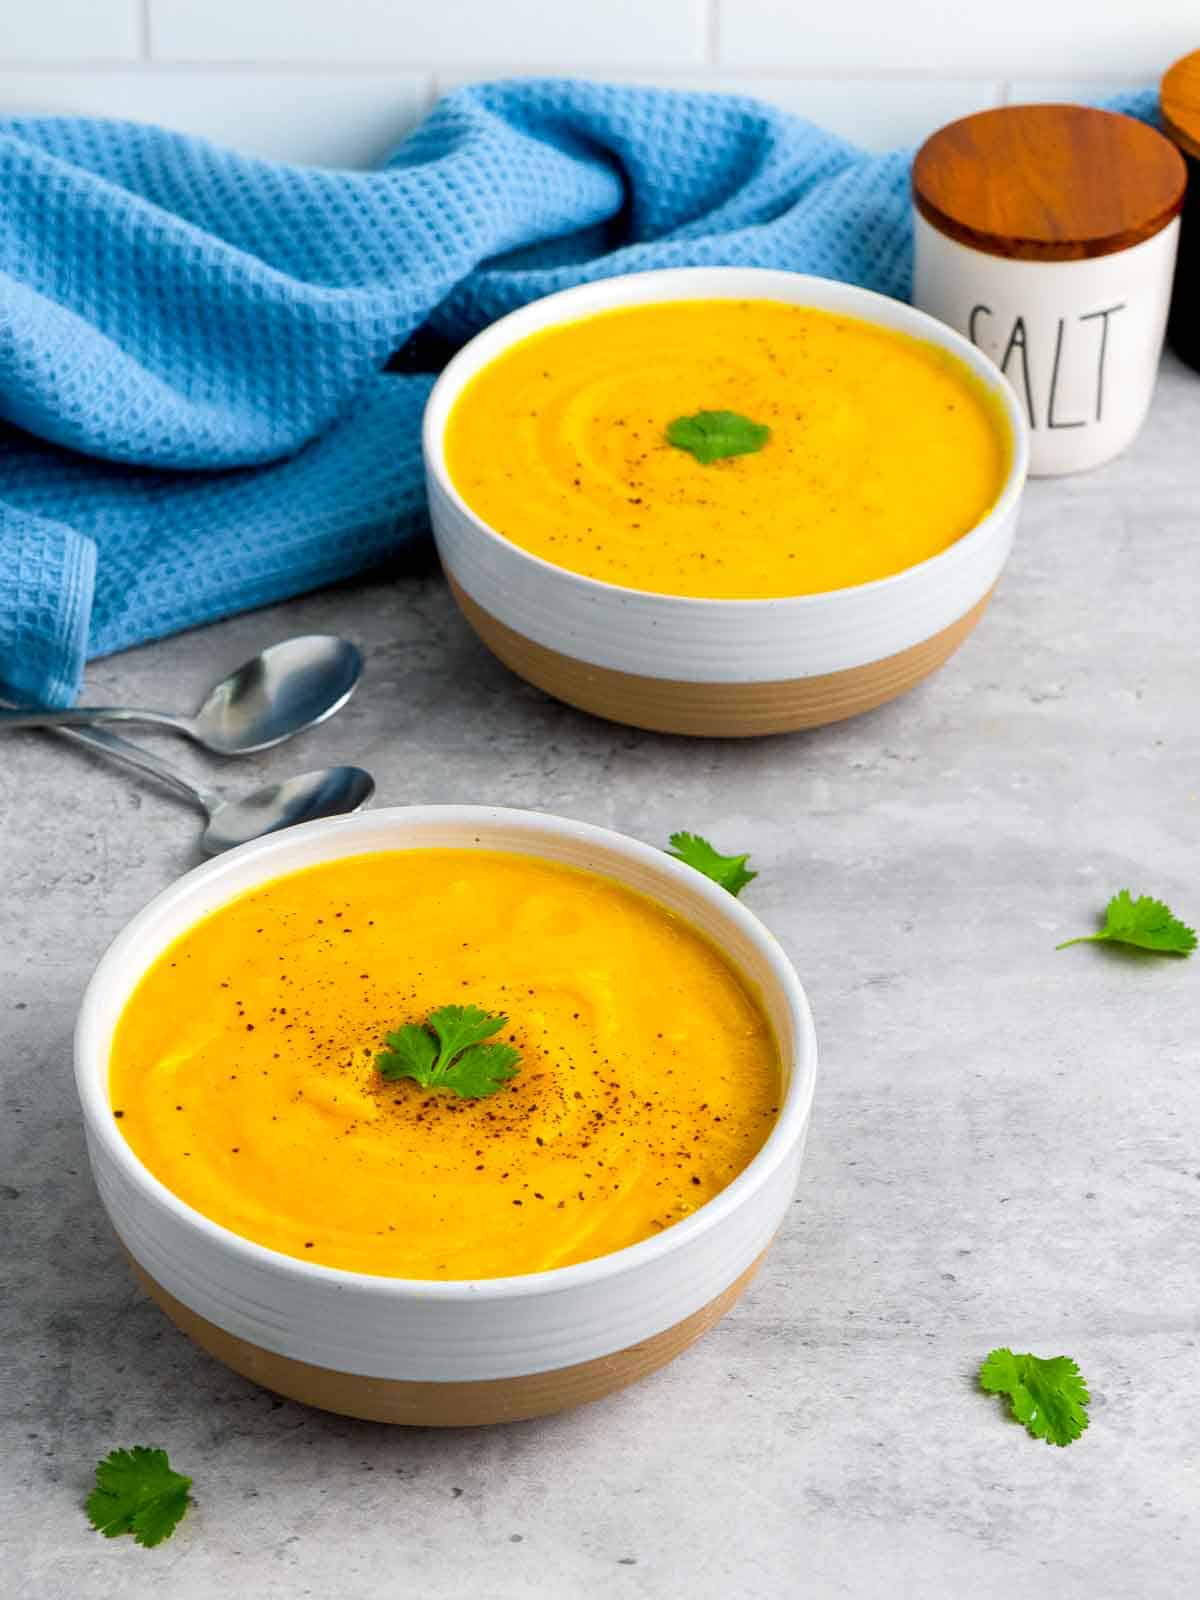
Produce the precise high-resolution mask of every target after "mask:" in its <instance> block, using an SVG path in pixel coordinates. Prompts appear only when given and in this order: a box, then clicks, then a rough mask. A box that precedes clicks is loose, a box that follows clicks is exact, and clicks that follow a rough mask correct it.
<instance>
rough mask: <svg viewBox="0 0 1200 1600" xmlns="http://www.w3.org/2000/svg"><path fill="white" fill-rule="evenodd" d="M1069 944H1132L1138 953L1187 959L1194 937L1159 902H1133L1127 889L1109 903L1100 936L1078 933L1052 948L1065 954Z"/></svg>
mask: <svg viewBox="0 0 1200 1600" xmlns="http://www.w3.org/2000/svg"><path fill="white" fill-rule="evenodd" d="M1072 944H1131V945H1134V946H1136V947H1137V948H1138V949H1139V950H1157V951H1158V952H1159V954H1160V955H1169V956H1190V955H1191V953H1192V951H1193V950H1194V949H1195V948H1196V934H1195V930H1194V929H1192V928H1189V927H1188V926H1187V925H1186V923H1183V922H1180V920H1179V918H1178V917H1176V916H1173V915H1172V914H1171V912H1170V911H1169V910H1168V908H1167V907H1166V906H1165V905H1164V904H1163V903H1162V901H1161V900H1152V899H1151V898H1150V896H1149V895H1148V894H1142V895H1139V896H1138V898H1137V899H1136V900H1135V899H1134V898H1133V896H1132V895H1131V894H1130V892H1129V890H1128V889H1122V890H1121V892H1120V893H1119V894H1115V895H1113V897H1112V899H1111V900H1110V901H1109V902H1108V905H1107V907H1106V908H1105V912H1104V926H1103V927H1102V928H1101V929H1100V931H1099V933H1081V934H1079V935H1077V936H1076V937H1075V938H1074V939H1064V940H1063V942H1062V943H1061V944H1059V945H1055V947H1054V948H1055V949H1056V950H1065V949H1066V948H1067V947H1068V945H1072Z"/></svg>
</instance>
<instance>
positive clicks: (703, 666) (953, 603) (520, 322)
mask: <svg viewBox="0 0 1200 1600" xmlns="http://www.w3.org/2000/svg"><path fill="white" fill-rule="evenodd" d="M747 298H755V299H765V300H780V301H785V302H787V303H789V304H792V305H805V306H819V307H821V308H823V309H825V310H828V311H834V312H841V313H844V314H845V315H848V316H855V317H860V318H862V319H863V320H865V321H867V322H873V323H877V324H880V325H882V326H884V327H887V328H895V329H898V330H899V331H900V332H902V333H907V334H911V335H913V336H915V337H916V338H919V339H925V340H927V341H929V342H930V343H931V344H935V345H938V346H940V347H941V348H942V349H944V350H948V351H950V352H951V353H952V354H953V355H955V356H957V357H958V359H959V360H960V361H961V362H962V363H963V364H964V366H966V367H968V368H969V369H970V371H971V372H973V373H974V374H975V376H976V377H977V378H978V379H979V381H980V382H981V383H982V384H983V386H984V387H985V388H986V389H987V390H988V391H989V393H991V394H992V395H993V396H994V397H995V399H996V403H997V408H998V411H999V414H1000V415H1001V416H1003V417H1004V418H1005V419H1006V420H1007V423H1008V427H1009V429H1010V432H1011V436H1012V456H1011V466H1010V469H1009V474H1008V478H1007V480H1006V482H1005V485H1004V488H1003V491H1002V493H1001V495H1000V497H999V499H998V500H997V502H996V504H995V506H994V507H993V509H992V510H991V512H990V513H989V514H988V515H987V516H986V517H985V518H984V519H983V521H982V522H980V523H979V524H978V525H977V526H976V527H975V528H973V529H972V530H971V531H970V532H969V533H967V534H965V535H964V536H963V537H962V538H961V539H959V540H958V541H957V542H956V543H955V544H953V545H951V546H950V548H949V549H947V550H944V551H943V552H942V553H941V554H939V555H936V556H933V557H931V558H930V559H929V560H927V561H922V562H919V563H918V564H917V565H916V566H913V567H909V568H907V569H906V570H905V571H903V572H899V573H897V574H895V575H894V576H893V577H889V578H880V579H878V580H876V581H875V582H872V583H864V584H859V585H857V586H856V587H854V588H849V589H838V590H834V591H832V592H830V593H827V594H814V595H797V596H794V597H792V598H788V599H780V600H698V599H692V598H686V597H683V596H677V595H663V594H651V593H648V592H646V591H644V590H640V589H625V588H619V587H618V586H617V585H615V584H610V583H604V582H601V581H600V580H599V579H596V578H588V577H584V576H582V575H581V574H579V573H575V572H569V571H567V570H566V569H565V568H563V567H556V566H554V565H552V564H551V563H550V562H548V561H545V560H543V559H542V558H541V557H540V556H536V555H531V554H530V553H529V552H528V551H526V550H522V549H520V548H519V547H518V546H517V545H515V544H512V543H511V542H510V541H509V540H508V539H506V538H504V537H503V536H502V535H501V534H499V533H497V532H496V531H495V530H494V529H493V528H491V527H489V525H488V524H487V523H486V522H484V521H483V520H482V519H481V518H480V517H478V516H477V515H476V514H475V513H474V512H473V511H472V510H471V509H470V508H469V507H468V505H467V504H466V502H465V501H464V500H463V498H462V496H461V495H460V494H459V493H458V491H457V489H455V487H454V485H453V483H452V482H451V480H450V475H449V472H448V471H447V468H446V457H445V448H444V439H445V430H446V422H447V419H448V418H449V416H450V413H451V411H452V409H453V407H454V404H455V402H456V401H457V399H458V397H459V395H460V394H461V393H462V391H463V388H464V387H465V385H466V384H467V383H469V382H470V380H471V379H472V378H473V377H474V376H475V374H476V373H477V372H479V371H480V369H481V368H483V367H485V366H487V365H488V364H489V363H490V362H491V361H494V360H495V359H496V357H497V356H499V355H500V354H501V353H502V352H503V351H504V350H506V349H507V348H508V347H509V346H510V345H512V344H515V343H516V342H517V341H519V340H521V339H524V338H525V337H526V336H527V335H529V334H531V333H536V332H538V331H539V330H540V329H543V328H548V327H552V326H554V325H556V324H558V323H563V322H573V321H575V320H576V319H577V318H579V317H585V316H589V315H590V314H592V313H593V312H597V311H607V310H610V309H612V308H614V307H617V306H630V305H645V304H649V303H652V302H655V301H663V300H688V299H747ZM424 451H425V470H426V482H427V486H428V492H429V508H430V515H431V518H432V522H433V531H434V537H435V538H436V540H437V546H438V552H439V554H440V556H441V560H442V565H443V567H444V568H445V570H446V575H447V577H448V578H449V580H450V584H451V586H452V588H453V590H454V592H455V595H456V597H457V599H458V601H459V604H460V606H461V607H462V609H463V611H464V613H465V615H466V617H467V619H468V621H469V622H470V623H471V625H472V626H473V627H474V629H475V631H476V632H477V633H478V634H479V636H480V637H481V638H482V639H483V641H484V643H485V644H487V645H488V646H489V647H490V649H491V650H492V651H493V652H494V653H495V654H496V655H498V656H499V657H500V659H501V660H502V661H503V662H505V664H506V665H508V666H509V667H511V668H512V669H513V670H514V671H515V672H517V673H519V674H520V675H521V676H522V677H524V678H527V679H528V680H529V681H530V682H531V683H534V684H536V685H537V686H538V687H539V688H542V689H545V690H547V691H548V692H549V693H550V694H553V695H556V696H557V697H558V698H559V699H561V700H566V701H568V702H569V703H570V704H572V705H576V706H579V707H581V708H582V709H583V710H585V711H591V712H594V713H595V714H597V715H599V716H603V717H609V718H611V719H612V720H614V721H617V722H627V723H632V724H633V725H634V726H637V727H645V728H655V729H659V730H661V731H664V732H669V733H690V734H709V735H735V736H742V735H749V734H756V733H779V732H785V731H787V730H790V729H793V728H803V727H814V726H817V725H818V724H821V723H826V722H836V721H838V720H839V719H841V718H842V717H848V716H853V715H855V714H856V713H858V712H860V711H866V710H869V709H870V708H871V707H872V706H877V705H882V704H883V703H884V701H886V700H890V699H892V698H894V697H895V696H896V695H898V694H901V693H902V692H903V691H904V690H905V689H908V688H910V687H911V686H912V685H913V684H914V683H916V682H918V681H919V680H920V679H921V678H923V677H925V676H926V675H927V674H928V673H930V672H932V671H933V670H934V668H935V667H937V666H940V665H941V663H942V662H943V661H944V660H945V659H946V658H947V657H948V656H949V655H950V654H951V653H952V652H953V651H954V650H955V649H956V648H957V647H958V645H959V644H960V643H961V642H962V640H963V639H964V638H965V637H966V635H967V634H968V633H969V632H970V630H971V628H972V627H973V626H974V624H975V623H976V622H977V621H978V620H979V617H980V616H981V615H982V613H983V610H984V607H985V606H986V604H987V601H988V599H989V597H990V595H991V592H992V589H993V588H994V586H995V583H996V580H997V578H998V577H999V575H1000V571H1001V568H1002V567H1003V566H1004V563H1005V560H1006V559H1007V557H1008V552H1009V549H1010V548H1011V546H1012V539H1013V532H1014V529H1015V527H1016V521H1017V513H1018V508H1019V505H1020V500H1021V493H1022V490H1023V488H1024V484H1025V475H1026V471H1027V468H1028V461H1029V436H1028V430H1027V428H1026V424H1025V419H1024V416H1023V414H1022V412H1021V409H1020V406H1019V405H1018V403H1017V401H1016V399H1015V397H1014V395H1013V392H1012V390H1011V388H1010V387H1009V385H1008V384H1007V383H1006V382H1005V381H1004V379H1003V378H1002V377H1001V375H1000V373H999V372H998V371H997V369H996V368H995V366H994V365H993V364H992V362H991V361H990V360H989V359H988V358H987V357H986V356H985V355H982V354H981V353H980V351H978V350H977V349H976V348H975V347H974V345H972V344H971V343H970V342H969V341H968V340H966V339H964V338H963V337H962V336H961V334H958V333H956V332H955V331H954V330H953V329H951V328H948V327H946V326H944V325H943V324H942V323H940V322H937V321H935V320H934V319H933V318H932V317H930V316H927V315H926V314H925V313H924V312H921V311H916V310H914V309H913V308H912V307H911V306H909V305H905V304H903V303H902V302H901V301H899V300H891V299H889V298H887V297H886V296H884V295H879V294H872V293H871V292H870V291H868V290H866V289H858V288H855V287H853V286H852V285H850V284H845V283H836V282H834V281H832V280H831V279H828V278H814V277H806V276H802V275H801V274H799V273H794V272H775V271H767V270H764V269H760V268H754V267H687V268H673V269H670V270H668V271H663V272H646V273H631V274H627V275H625V276H623V277H617V278H606V279H604V280H603V281H601V282H599V283H589V284H584V285H583V286H581V287H580V288H577V289H567V290H565V291H564V292H563V293H561V294H553V295H549V296H547V297H546V298H545V299H544V300H538V301H535V302H534V303H533V304H532V305H528V306H524V307H523V308H522V309H521V310H520V311H514V312H512V313H511V314H510V315H509V316H507V317H502V318H501V319H500V321H498V322H496V323H493V324H492V326H491V327H489V328H486V329H485V330H484V331H483V332H482V333H480V334H478V335H477V336H476V337H475V338H474V339H472V340H471V342H470V343H469V344H468V345H466V346H465V347H464V348H463V349H462V350H461V351H460V352H459V353H458V355H456V356H455V358H454V359H453V360H452V361H451V362H450V364H449V365H448V366H447V367H446V370H445V371H444V372H443V373H442V375H441V377H440V378H439V379H438V381H437V383H436V384H435V385H434V388H433V392H432V394H431V395H430V397H429V404H428V406H427V407H426V411H425V424H424Z"/></svg>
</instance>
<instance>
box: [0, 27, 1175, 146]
mask: <svg viewBox="0 0 1200 1600" xmlns="http://www.w3.org/2000/svg"><path fill="white" fill-rule="evenodd" d="M1195 47H1200V0H1138V3H1137V5H1136V7H1135V6H1134V5H1132V4H1131V3H1130V0H1054V3H1052V4H1048V3H1047V0H1004V3H1003V4H992V5H988V6H985V5H984V4H982V0H974V3H971V4H967V5H964V4H962V0H841V3H840V4H830V3H829V0H820V3H817V0H0V115H2V114H3V113H4V111H5V110H14V111H22V112H43V111H48V112H62V113H73V112H79V113H85V114H92V115H101V116H104V115H107V116H129V117H134V118H137V119H139V120H143V121H149V122H159V123H163V124H165V125H166V126H169V127H175V128H180V129H183V130H185V131H189V132H196V133H203V134H206V135H208V136H209V137H211V138H214V139H216V140H219V141H222V142H225V143H228V144H231V145H233V146H234V147H236V148H240V149H243V150H246V151H247V152H248V153H251V154H256V155H263V156H268V157H272V158H278V159H283V160H291V161H304V162H312V163H315V164H323V165H328V166H369V165H374V164H376V163H377V162H378V161H379V160H380V159H381V158H382V156H383V155H385V154H386V152H387V151H388V149H389V148H390V147H391V146H392V145H393V144H394V143H395V142H396V140H397V139H398V138H399V137H400V136H402V134H403V133H404V131H405V130H406V129H407V128H408V127H409V126H411V124H412V122H413V121H414V120H415V119H416V118H417V117H418V116H419V115H420V113H421V111H422V110H423V109H424V107H425V105H426V103H427V100H428V97H429V96H430V95H431V94H432V92H433V90H434V88H435V87H437V88H441V87H444V86H449V85H451V84H456V83H460V82H463V81H468V80H471V79H475V78H481V77H494V76H498V75H505V76H508V75H512V74H515V73H522V72H535V73H562V74H566V75H571V74H579V75H584V76H597V77H608V78H617V79H619V80H623V81H628V82H649V83H664V84H667V85H675V86H677V87H681V88H712V89H716V90H726V91H731V92H734V93H744V94H752V95H755V96H757V97H759V98H761V99H765V100H769V101H772V102H774V103H775V104H778V105H782V106H784V107H786V108H787V109H788V110H791V111H795V112H797V113H799V114H800V115H801V116H806V117H809V118H811V119H812V120H813V121H815V122H818V123H820V124H822V125H823V126H824V127H827V128H829V129H831V130H832V131H834V132H836V133H839V134H841V135H843V136H844V137H846V138H848V139H851V140H853V141H854V142H856V143H858V144H861V145H863V146H865V147H866V148H869V149H885V148H887V147H889V146H892V145H905V144H914V143H916V142H918V141H919V140H920V139H922V138H923V137H924V136H925V135H926V134H927V133H929V132H931V131H932V130H933V129H934V128H936V127H938V126H940V125H941V124H942V123H945V122H948V121H951V120H952V119H953V118H955V117H959V116H964V115H966V114H967V113H968V112H970V111H973V110H977V109H979V108H981V107H983V106H988V105H995V104H997V103H1001V102H1003V101H1004V100H1008V101H1010V102H1016V101H1020V100H1029V99H1072V100H1092V99H1098V98H1102V97H1103V96H1105V95H1107V94H1109V93H1112V92H1115V91H1116V90H1118V89H1121V88H1125V87H1133V86H1138V85H1146V84H1150V83H1153V82H1155V81H1156V80H1157V78H1158V77H1159V76H1160V75H1161V73H1162V71H1163V69H1164V68H1165V67H1166V66H1167V65H1168V64H1169V63H1170V61H1171V60H1173V59H1174V58H1175V57H1176V56H1177V55H1180V54H1182V53H1183V52H1184V51H1185V50H1188V49H1191V48H1195Z"/></svg>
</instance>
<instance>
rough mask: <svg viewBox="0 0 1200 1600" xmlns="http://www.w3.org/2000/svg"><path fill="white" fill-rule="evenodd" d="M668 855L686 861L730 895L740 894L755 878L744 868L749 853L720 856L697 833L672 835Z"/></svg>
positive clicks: (754, 874)
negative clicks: (726, 890)
mask: <svg viewBox="0 0 1200 1600" xmlns="http://www.w3.org/2000/svg"><path fill="white" fill-rule="evenodd" d="M667 854H668V855H669V856H674V857H675V859H676V860H677V861H684V862H686V863H687V865H688V866H689V867H695V869H696V871H697V872H702V873H703V874H704V876H705V877H706V878H711V879H712V881H713V882H714V883H719V884H720V885H721V888H722V889H728V890H729V892H730V894H733V895H738V894H741V892H742V890H743V889H744V888H745V887H746V885H747V884H748V883H750V882H751V881H752V880H753V879H754V878H757V877H758V873H757V872H751V871H749V870H748V869H747V866H746V863H747V861H749V859H750V856H749V854H748V853H747V854H746V855H741V856H723V855H721V854H720V853H719V852H718V851H716V850H714V849H713V847H712V845H711V844H709V842H708V840H707V839H703V838H701V836H700V835H699V834H698V833H673V834H672V835H671V848H670V849H669V850H668V851H667Z"/></svg>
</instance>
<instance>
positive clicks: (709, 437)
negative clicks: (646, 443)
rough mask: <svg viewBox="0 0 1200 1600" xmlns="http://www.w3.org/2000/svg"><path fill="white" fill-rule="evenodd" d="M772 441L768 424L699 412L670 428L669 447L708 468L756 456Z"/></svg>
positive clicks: (729, 414) (731, 413)
mask: <svg viewBox="0 0 1200 1600" xmlns="http://www.w3.org/2000/svg"><path fill="white" fill-rule="evenodd" d="M770 437H771V430H770V428H768V427H767V426H766V424H765V423H762V422H751V421H750V418H749V417H743V416H741V415H740V413H738V412H737V411H697V412H696V414H695V416H691V417H676V418H675V420H674V422H669V423H668V424H667V443H668V444H673V445H674V446H675V448H676V449H677V450H688V451H690V452H691V454H692V455H694V456H695V458H696V460H697V461H699V462H700V464H701V466H705V467H708V466H711V465H712V463H713V462H714V461H723V460H724V459H725V457H726V456H747V455H753V453H754V452H755V451H756V450H761V449H762V447H763V445H765V444H766V442H767V440H768V439H769V438H770Z"/></svg>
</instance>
